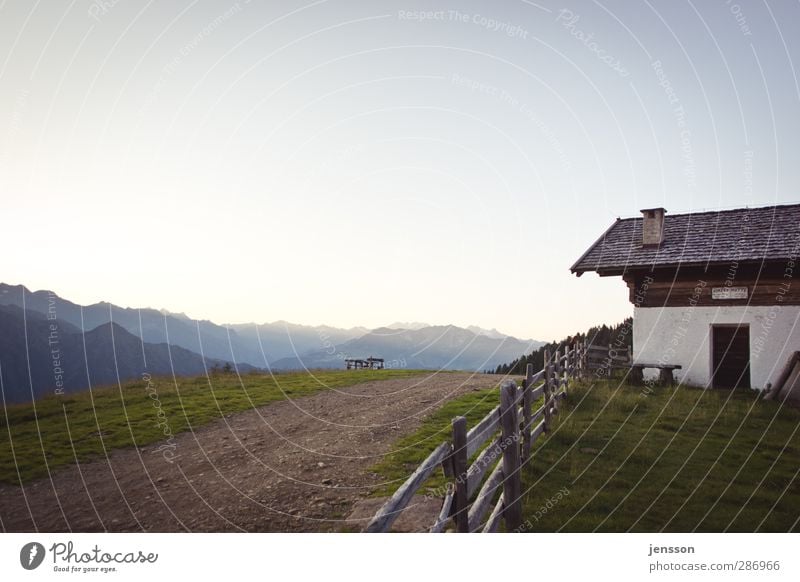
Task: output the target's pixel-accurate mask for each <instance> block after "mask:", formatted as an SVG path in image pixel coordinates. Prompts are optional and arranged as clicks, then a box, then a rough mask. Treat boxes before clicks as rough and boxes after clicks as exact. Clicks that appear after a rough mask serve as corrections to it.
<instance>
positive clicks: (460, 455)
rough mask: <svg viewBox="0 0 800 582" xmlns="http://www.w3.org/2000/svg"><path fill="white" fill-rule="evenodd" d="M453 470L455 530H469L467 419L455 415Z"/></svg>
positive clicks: (460, 531) (463, 531)
mask: <svg viewBox="0 0 800 582" xmlns="http://www.w3.org/2000/svg"><path fill="white" fill-rule="evenodd" d="M452 425H453V472H454V473H455V496H454V498H453V518H454V519H455V522H456V531H457V532H459V533H467V532H469V514H468V508H467V504H468V503H469V499H467V460H468V459H467V419H466V418H464V417H463V416H456V417H455V418H454V419H453V423H452Z"/></svg>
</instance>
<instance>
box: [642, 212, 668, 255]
mask: <svg viewBox="0 0 800 582" xmlns="http://www.w3.org/2000/svg"><path fill="white" fill-rule="evenodd" d="M666 212H667V211H666V210H665V209H664V208H645V209H644V210H642V217H643V220H642V246H643V247H658V246H660V245H661V243H662V242H664V214H665V213H666Z"/></svg>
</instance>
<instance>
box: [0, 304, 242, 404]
mask: <svg viewBox="0 0 800 582" xmlns="http://www.w3.org/2000/svg"><path fill="white" fill-rule="evenodd" d="M0 330H2V333H0V367H2V374H1V375H0V378H1V379H2V395H3V398H4V399H5V402H6V403H8V404H10V403H16V402H27V401H30V400H36V399H39V398H41V397H43V396H47V395H52V394H56V393H57V392H56V390H57V389H58V390H60V391H63V393H64V394H69V393H73V392H77V391H81V390H85V389H87V388H89V387H90V386H101V385H109V384H111V385H113V384H117V383H118V382H119V381H123V382H124V381H126V380H131V379H136V378H141V377H142V374H144V373H145V372H147V373H149V374H152V375H173V374H175V375H177V376H185V375H197V374H205V373H206V369H207V367H211V366H213V365H215V364H217V365H221V364H222V362H220V361H218V360H211V359H208V360H204V359H203V358H202V357H201V356H200V355H198V354H195V353H193V352H191V351H189V350H186V349H184V348H181V347H179V346H171V345H169V344H166V343H158V344H154V343H149V342H143V341H142V340H141V338H138V337H136V336H134V335H133V334H131V333H129V332H128V331H127V330H125V329H124V328H123V327H121V326H120V325H118V324H116V323H105V324H101V325H98V326H97V327H95V328H94V329H91V330H89V331H87V332H86V333H82V332H81V331H80V329H78V328H77V327H75V326H74V325H71V324H70V323H66V322H54V321H49V320H47V319H46V317H45V316H44V315H42V314H40V313H37V312H35V311H31V310H27V311H24V312H23V310H22V309H20V308H18V307H15V306H0ZM251 369H252V367H251V366H247V365H244V366H243V367H241V368H240V371H249V370H251Z"/></svg>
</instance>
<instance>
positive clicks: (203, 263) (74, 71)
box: [0, 0, 800, 338]
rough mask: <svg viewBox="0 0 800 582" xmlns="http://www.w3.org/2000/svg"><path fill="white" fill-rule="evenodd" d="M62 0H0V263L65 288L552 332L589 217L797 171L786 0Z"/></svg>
mask: <svg viewBox="0 0 800 582" xmlns="http://www.w3.org/2000/svg"><path fill="white" fill-rule="evenodd" d="M84 8H85V7H83V8H81V7H78V8H76V9H72V8H67V7H65V8H64V9H63V10H61V9H60V10H59V11H50V10H43V9H42V8H41V7H39V6H38V5H37V6H33V7H31V6H28V5H27V4H24V3H6V4H4V6H3V8H2V10H0V12H2V14H3V19H0V50H1V51H3V52H4V53H5V54H6V58H5V60H4V62H3V63H2V65H1V66H0V87H2V89H3V91H0V109H2V110H3V111H5V112H7V115H5V116H2V117H0V135H2V136H4V137H5V139H4V140H3V141H2V142H0V191H2V192H4V195H5V196H6V212H5V214H4V216H5V219H6V222H5V225H4V228H3V229H2V230H0V245H2V246H3V248H7V249H15V252H13V253H6V254H5V256H4V261H3V269H2V270H3V277H4V278H6V279H10V280H15V281H21V282H23V284H25V285H26V286H27V287H29V288H37V289H58V291H57V293H58V294H59V295H62V296H65V297H68V298H70V300H72V301H75V302H77V303H81V304H91V303H94V302H98V301H108V302H111V303H114V304H117V305H157V306H158V307H156V308H154V309H166V310H168V311H170V312H175V313H181V312H182V313H186V314H189V316H190V317H192V318H195V319H207V320H209V321H215V322H219V321H222V322H229V323H233V322H248V323H249V322H253V321H265V322H269V321H276V320H285V321H290V322H293V323H296V324H299V325H309V326H315V325H319V324H317V323H315V322H320V321H323V322H325V323H324V324H323V325H329V326H332V327H338V328H352V327H366V328H375V327H379V326H381V325H386V322H387V321H427V322H430V321H435V322H448V323H447V324H442V325H448V324H450V325H456V326H459V327H467V326H470V325H475V326H478V327H482V328H486V329H491V328H496V329H501V330H503V333H506V334H510V335H512V336H514V337H527V338H543V337H546V338H557V337H565V336H567V335H569V334H572V333H575V330H579V329H587V328H588V327H591V326H593V325H601V324H603V323H606V324H609V325H611V324H614V323H616V322H620V321H623V320H624V319H625V318H626V317H629V316H630V315H631V314H632V312H633V308H632V305H631V304H630V303H629V302H628V300H627V288H626V286H625V284H624V283H623V282H622V281H620V280H619V279H618V278H600V277H596V276H592V277H581V278H580V279H578V278H576V277H574V276H573V275H572V274H571V273H570V272H569V267H570V265H572V264H573V263H574V261H575V260H576V259H577V258H578V257H579V256H581V254H582V253H583V252H584V251H585V250H586V249H587V248H588V247H589V245H591V244H592V243H593V242H594V241H595V240H597V238H598V237H599V236H600V235H601V234H602V233H603V232H604V231H605V230H606V228H608V226H609V225H610V224H611V223H612V222H613V221H614V219H615V218H617V217H621V216H622V217H635V216H636V215H637V212H638V211H639V209H641V208H649V207H656V206H663V207H665V208H666V209H667V210H668V211H671V214H679V213H685V212H698V211H702V210H713V209H727V208H736V207H744V206H751V207H753V206H763V205H772V204H786V203H791V202H793V201H796V200H797V196H798V192H800V167H798V166H797V164H795V163H794V160H796V159H798V157H800V137H799V136H800V118H798V116H797V115H796V114H795V113H796V110H797V103H798V100H800V82H798V80H797V75H796V72H795V69H794V65H793V62H794V61H795V60H796V59H797V58H798V57H800V45H798V43H796V42H794V41H793V40H792V38H793V37H792V36H791V35H790V34H788V31H787V23H791V22H794V21H796V20H797V8H796V6H790V5H784V4H781V5H776V6H768V5H765V6H748V7H747V8H746V9H741V7H739V10H740V12H739V13H738V14H734V13H733V12H732V8H731V7H730V6H729V5H727V4H722V5H719V6H717V5H703V6H694V5H692V4H686V5H684V4H677V3H673V2H663V1H662V2H654V3H646V4H644V5H630V4H621V5H619V6H616V5H610V6H608V7H606V6H600V5H597V4H596V3H591V2H576V3H574V4H573V5H571V6H567V7H564V6H561V5H556V4H554V3H548V2H543V3H536V4H535V3H518V4H515V3H508V4H502V5H486V3H482V2H477V1H473V2H466V3H464V2H460V3H453V2H449V1H445V2H442V3H437V4H436V5H431V4H430V3H428V2H421V1H411V2H408V3H406V4H405V5H403V6H401V7H399V8H398V7H397V6H396V5H395V4H394V3H391V2H387V1H385V0H381V1H378V2H373V3H369V4H362V3H348V4H345V5H341V4H335V3H330V2H318V3H313V4H310V5H308V6H304V7H300V8H286V7H282V6H280V5H274V4H267V5H262V4H256V3H250V2H244V3H234V4H232V5H226V6H222V7H221V6H219V5H218V4H215V3H207V2H198V3H195V2H190V1H189V0H182V1H181V2H178V3H173V4H169V5H166V4H159V5H155V6H153V5H150V6H148V7H145V8H140V7H138V6H135V5H130V4H128V3H113V4H110V5H102V6H101V5H100V4H97V3H94V4H90V5H89V7H88V9H86V10H84ZM428 11H431V12H430V14H429V13H428ZM743 23H744V24H743ZM45 40H46V42H44V41H45ZM668 216H669V214H668Z"/></svg>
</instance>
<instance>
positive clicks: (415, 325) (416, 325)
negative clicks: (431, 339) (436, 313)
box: [377, 321, 433, 331]
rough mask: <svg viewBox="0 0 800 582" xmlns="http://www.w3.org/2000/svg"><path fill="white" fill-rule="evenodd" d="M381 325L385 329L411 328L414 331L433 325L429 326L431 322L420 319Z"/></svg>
mask: <svg viewBox="0 0 800 582" xmlns="http://www.w3.org/2000/svg"><path fill="white" fill-rule="evenodd" d="M382 327H383V328H385V329H411V330H415V331H416V330H419V329H422V328H425V327H433V326H431V324H429V323H423V322H421V321H395V322H394V323H392V324H390V325H384V326H382ZM377 329H381V328H377Z"/></svg>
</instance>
